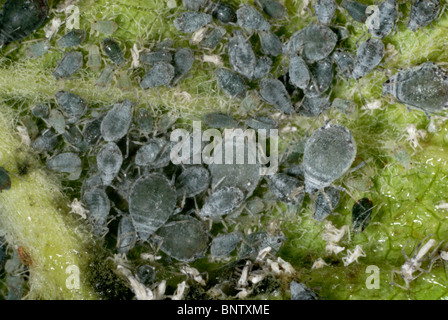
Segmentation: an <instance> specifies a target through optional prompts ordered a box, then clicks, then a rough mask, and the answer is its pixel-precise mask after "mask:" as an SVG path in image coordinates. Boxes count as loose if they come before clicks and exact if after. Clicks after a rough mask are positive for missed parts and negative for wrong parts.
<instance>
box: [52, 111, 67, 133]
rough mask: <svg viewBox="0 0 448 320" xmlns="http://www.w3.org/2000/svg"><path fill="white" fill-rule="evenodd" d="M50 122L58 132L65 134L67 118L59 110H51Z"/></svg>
mask: <svg viewBox="0 0 448 320" xmlns="http://www.w3.org/2000/svg"><path fill="white" fill-rule="evenodd" d="M48 124H49V125H50V127H52V128H53V129H54V130H55V131H56V132H57V133H58V134H63V133H64V132H65V118H64V115H63V114H62V113H61V112H60V111H59V110H56V109H52V110H51V111H50V116H49V117H48Z"/></svg>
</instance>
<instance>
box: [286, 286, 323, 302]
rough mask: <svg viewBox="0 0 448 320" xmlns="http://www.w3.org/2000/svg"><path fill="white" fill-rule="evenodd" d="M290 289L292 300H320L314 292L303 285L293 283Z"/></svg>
mask: <svg viewBox="0 0 448 320" xmlns="http://www.w3.org/2000/svg"><path fill="white" fill-rule="evenodd" d="M289 289H290V290H291V300H319V298H318V296H317V295H316V294H315V293H314V291H313V290H311V289H310V288H308V287H307V286H306V285H304V284H303V283H297V282H295V281H291V284H290V285H289Z"/></svg>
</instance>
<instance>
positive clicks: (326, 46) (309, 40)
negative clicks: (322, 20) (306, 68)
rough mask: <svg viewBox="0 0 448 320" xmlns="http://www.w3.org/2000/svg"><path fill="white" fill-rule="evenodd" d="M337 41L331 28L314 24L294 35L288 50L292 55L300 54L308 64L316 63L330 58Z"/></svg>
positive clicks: (287, 47)
mask: <svg viewBox="0 0 448 320" xmlns="http://www.w3.org/2000/svg"><path fill="white" fill-rule="evenodd" d="M337 41H338V36H337V35H336V33H334V32H333V31H332V30H331V29H330V28H328V27H326V26H322V25H315V24H312V25H309V26H308V27H306V28H304V29H301V30H299V31H297V32H296V33H294V34H293V35H292V36H291V38H290V40H289V42H288V44H287V46H286V50H287V52H288V54H290V55H292V54H294V53H299V54H301V55H302V56H303V58H304V59H305V60H307V61H308V62H314V61H318V60H322V59H324V58H326V57H328V56H329V55H330V54H331V52H332V51H333V49H334V48H335V46H336V43H337Z"/></svg>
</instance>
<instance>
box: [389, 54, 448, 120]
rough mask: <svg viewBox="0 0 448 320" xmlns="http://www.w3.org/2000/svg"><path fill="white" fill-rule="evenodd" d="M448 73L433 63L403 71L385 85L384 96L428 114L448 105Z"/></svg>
mask: <svg viewBox="0 0 448 320" xmlns="http://www.w3.org/2000/svg"><path fill="white" fill-rule="evenodd" d="M447 79H448V72H447V71H446V70H444V69H441V68H439V67H437V66H436V65H435V64H434V63H432V62H426V63H423V64H421V65H419V66H415V67H411V68H409V69H406V70H401V71H399V72H398V73H396V74H394V75H393V76H392V77H390V78H389V79H388V80H387V81H386V82H384V83H383V94H384V95H386V94H388V93H390V94H391V95H393V96H394V97H395V98H396V99H397V100H398V101H399V102H401V103H403V104H405V105H406V106H408V107H410V108H414V109H418V110H421V111H423V112H425V113H427V114H430V113H435V112H439V111H442V110H443V109H444V108H445V107H446V106H447V104H448V80H447Z"/></svg>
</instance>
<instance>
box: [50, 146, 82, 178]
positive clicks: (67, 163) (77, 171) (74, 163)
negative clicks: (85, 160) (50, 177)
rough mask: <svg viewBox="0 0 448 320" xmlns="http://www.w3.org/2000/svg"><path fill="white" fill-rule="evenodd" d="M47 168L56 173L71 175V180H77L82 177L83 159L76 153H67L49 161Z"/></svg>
mask: <svg viewBox="0 0 448 320" xmlns="http://www.w3.org/2000/svg"><path fill="white" fill-rule="evenodd" d="M47 167H48V169H50V170H53V171H54V172H63V173H69V176H68V179H69V180H77V179H78V178H79V176H80V175H81V171H82V167H81V159H80V158H79V156H78V155H77V154H76V153H72V152H66V153H61V154H58V155H57V156H55V157H53V158H51V159H48V160H47Z"/></svg>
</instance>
